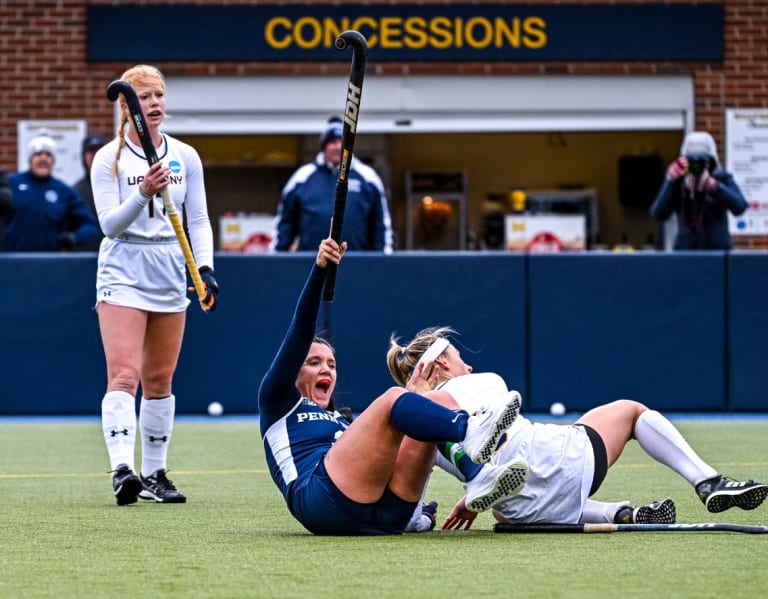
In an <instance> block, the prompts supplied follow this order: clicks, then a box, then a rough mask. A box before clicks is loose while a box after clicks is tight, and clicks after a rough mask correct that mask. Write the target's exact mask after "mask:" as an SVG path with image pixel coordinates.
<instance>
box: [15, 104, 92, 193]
mask: <svg viewBox="0 0 768 599" xmlns="http://www.w3.org/2000/svg"><path fill="white" fill-rule="evenodd" d="M87 126H88V125H87V123H86V121H83V120H64V119H59V120H56V119H51V120H34V121H33V120H28V121H19V122H18V124H17V126H16V147H17V148H18V150H17V169H18V171H19V172H22V171H26V170H29V156H27V145H29V142H30V141H32V140H33V139H34V138H35V137H38V136H40V135H47V136H48V137H50V138H52V139H53V141H55V142H56V156H55V158H56V161H55V162H54V163H53V176H54V177H56V178H57V179H61V180H62V181H64V182H65V183H67V184H68V185H74V184H75V183H77V182H78V181H79V180H80V179H81V178H82V177H83V175H84V174H85V169H84V168H83V159H82V156H81V153H82V146H83V139H85V136H86V132H87Z"/></svg>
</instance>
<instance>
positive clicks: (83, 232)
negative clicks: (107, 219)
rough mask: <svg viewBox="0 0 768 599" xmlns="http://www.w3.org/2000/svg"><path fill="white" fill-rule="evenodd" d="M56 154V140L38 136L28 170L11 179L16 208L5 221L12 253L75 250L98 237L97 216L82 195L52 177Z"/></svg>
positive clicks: (7, 246)
mask: <svg viewBox="0 0 768 599" xmlns="http://www.w3.org/2000/svg"><path fill="white" fill-rule="evenodd" d="M55 153H56V142H55V141H54V140H53V139H51V138H50V137H47V136H45V135H42V136H38V137H35V138H34V139H33V140H32V141H30V142H29V145H28V146H27V157H28V159H29V170H28V171H24V172H22V173H15V174H13V175H11V177H10V186H11V193H12V194H13V208H12V210H11V212H10V216H9V217H8V218H7V219H6V222H5V250H7V251H9V252H56V251H59V250H72V249H75V248H76V247H78V246H80V245H83V244H87V243H89V242H90V241H92V240H93V239H96V238H97V237H98V235H99V225H98V223H97V222H96V217H95V216H94V215H93V214H92V212H91V211H90V210H89V209H88V207H87V206H86V205H85V203H84V202H83V199H82V198H81V197H80V195H79V194H78V193H77V192H76V191H75V190H74V189H73V188H72V187H70V186H69V185H67V184H66V183H64V182H63V181H61V180H59V179H57V178H56V177H54V176H53V175H52V174H51V173H52V171H53V164H54V162H55ZM67 227H69V229H68V228H67Z"/></svg>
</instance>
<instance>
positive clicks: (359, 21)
mask: <svg viewBox="0 0 768 599" xmlns="http://www.w3.org/2000/svg"><path fill="white" fill-rule="evenodd" d="M349 28H350V29H354V30H355V31H359V32H361V33H363V32H364V31H365V30H366V29H368V30H370V33H369V34H368V35H366V37H367V38H368V39H367V41H368V46H370V47H375V46H376V45H377V44H378V43H379V36H378V35H376V33H374V32H376V31H378V29H379V25H378V23H377V22H376V19H374V18H372V17H358V18H356V19H355V20H354V21H352V24H351V25H350V27H349Z"/></svg>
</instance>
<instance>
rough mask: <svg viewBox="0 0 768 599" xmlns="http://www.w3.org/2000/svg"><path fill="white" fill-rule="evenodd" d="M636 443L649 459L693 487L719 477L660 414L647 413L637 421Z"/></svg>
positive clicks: (651, 411) (654, 412)
mask: <svg viewBox="0 0 768 599" xmlns="http://www.w3.org/2000/svg"><path fill="white" fill-rule="evenodd" d="M635 439H637V442H638V443H639V444H640V447H642V448H643V449H644V450H645V451H646V453H647V454H648V455H649V456H651V457H652V458H653V459H654V460H656V461H657V462H661V463H662V464H664V465H665V466H668V467H669V468H672V470H674V471H675V472H677V473H678V474H679V475H680V476H682V477H683V478H684V479H685V480H687V481H688V482H689V483H691V484H692V485H696V484H698V483H700V482H701V481H703V480H707V479H708V478H713V477H715V476H717V470H715V469H714V468H713V467H712V466H710V465H709V464H707V463H706V462H705V461H704V460H702V459H701V458H700V457H699V456H698V454H697V453H696V452H695V451H694V450H693V449H692V448H691V446H690V445H688V442H687V441H686V440H685V438H684V437H683V435H682V434H680V431H678V430H677V428H675V426H674V425H673V424H672V423H671V422H670V421H669V420H667V419H666V418H665V417H664V416H662V415H661V414H660V413H659V412H657V411H656V410H646V411H645V412H643V413H642V414H641V415H640V417H639V418H638V419H637V424H636V425H635Z"/></svg>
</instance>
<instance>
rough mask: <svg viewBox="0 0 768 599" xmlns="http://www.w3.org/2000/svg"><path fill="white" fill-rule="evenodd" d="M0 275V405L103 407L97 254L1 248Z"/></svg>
mask: <svg viewBox="0 0 768 599" xmlns="http://www.w3.org/2000/svg"><path fill="white" fill-rule="evenodd" d="M0 280H2V281H3V298H2V301H0V322H2V323H3V333H2V348H3V349H2V351H3V359H2V366H1V367H0V413H2V414H83V413H86V414H87V413H93V414H98V413H100V410H101V398H102V397H103V396H104V386H105V381H106V368H105V364H104V352H103V350H102V348H101V341H100V337H99V325H98V320H97V317H96V312H95V311H94V309H93V307H94V305H95V304H96V283H95V281H96V254H95V253H86V254H77V255H75V254H72V255H67V256H66V257H64V258H62V256H61V255H60V254H14V255H13V257H11V256H10V255H5V256H0Z"/></svg>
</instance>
